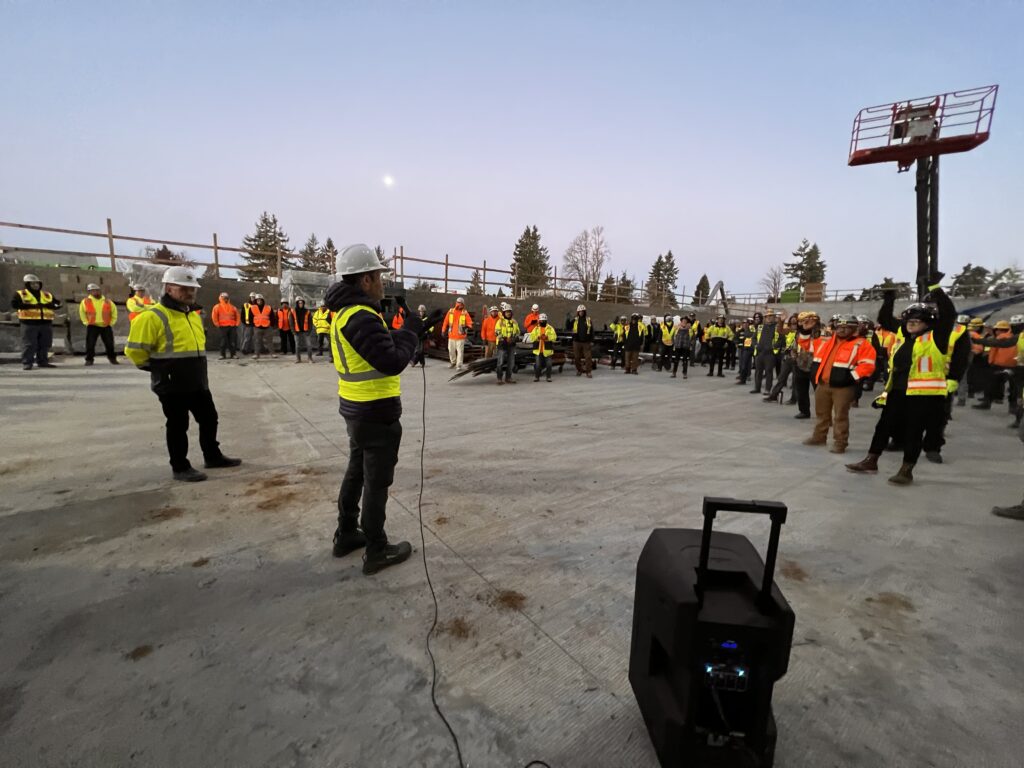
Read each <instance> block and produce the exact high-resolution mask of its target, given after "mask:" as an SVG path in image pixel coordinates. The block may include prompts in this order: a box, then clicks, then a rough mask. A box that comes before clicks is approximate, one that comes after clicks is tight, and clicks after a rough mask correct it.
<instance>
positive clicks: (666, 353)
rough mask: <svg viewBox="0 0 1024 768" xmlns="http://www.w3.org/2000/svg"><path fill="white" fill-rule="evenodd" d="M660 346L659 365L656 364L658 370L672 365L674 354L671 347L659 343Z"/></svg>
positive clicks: (666, 368)
mask: <svg viewBox="0 0 1024 768" xmlns="http://www.w3.org/2000/svg"><path fill="white" fill-rule="evenodd" d="M658 346H660V347H661V360H660V362H661V365H659V366H658V370H659V371H667V370H668V369H669V368H671V367H672V358H673V356H674V355H675V349H674V348H672V347H666V346H665V345H664V344H659V345H658Z"/></svg>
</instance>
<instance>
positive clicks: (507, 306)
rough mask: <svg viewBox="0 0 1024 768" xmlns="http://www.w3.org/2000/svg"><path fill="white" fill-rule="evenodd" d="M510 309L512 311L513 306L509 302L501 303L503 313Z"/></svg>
mask: <svg viewBox="0 0 1024 768" xmlns="http://www.w3.org/2000/svg"><path fill="white" fill-rule="evenodd" d="M510 309H512V305H511V304H509V303H508V302H507V301H503V302H501V311H502V312H508V311H509V310H510Z"/></svg>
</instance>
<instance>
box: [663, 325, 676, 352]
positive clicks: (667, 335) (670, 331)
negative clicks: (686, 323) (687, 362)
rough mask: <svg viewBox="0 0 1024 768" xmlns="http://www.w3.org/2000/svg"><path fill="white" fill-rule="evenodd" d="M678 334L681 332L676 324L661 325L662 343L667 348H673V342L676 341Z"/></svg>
mask: <svg viewBox="0 0 1024 768" xmlns="http://www.w3.org/2000/svg"><path fill="white" fill-rule="evenodd" d="M678 332H679V326H678V325H676V324H675V323H673V324H672V325H669V324H668V323H662V324H661V343H662V344H664V345H665V346H666V347H671V346H672V342H673V341H675V338H676V334H677V333H678Z"/></svg>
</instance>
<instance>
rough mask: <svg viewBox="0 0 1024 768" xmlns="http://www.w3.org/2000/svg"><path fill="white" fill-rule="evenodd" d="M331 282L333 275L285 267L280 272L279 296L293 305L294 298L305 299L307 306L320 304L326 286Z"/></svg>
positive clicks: (325, 291)
mask: <svg viewBox="0 0 1024 768" xmlns="http://www.w3.org/2000/svg"><path fill="white" fill-rule="evenodd" d="M333 282H334V275H325V274H324V273H323V272H303V271H302V270H299V269H286V270H283V271H282V272H281V298H282V299H284V300H286V301H288V302H290V303H291V305H292V306H295V300H296V299H305V300H306V306H307V307H315V306H317V305H319V304H320V301H321V300H322V299H323V297H324V294H326V293H327V288H328V286H330V285H331V283H333Z"/></svg>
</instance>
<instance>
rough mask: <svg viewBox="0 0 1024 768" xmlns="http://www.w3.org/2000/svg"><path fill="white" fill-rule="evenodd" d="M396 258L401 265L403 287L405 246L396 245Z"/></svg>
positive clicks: (403, 283) (403, 285) (403, 284)
mask: <svg viewBox="0 0 1024 768" xmlns="http://www.w3.org/2000/svg"><path fill="white" fill-rule="evenodd" d="M398 258H399V261H400V263H401V265H402V287H403V288H404V287H405V246H404V245H400V246H398Z"/></svg>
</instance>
